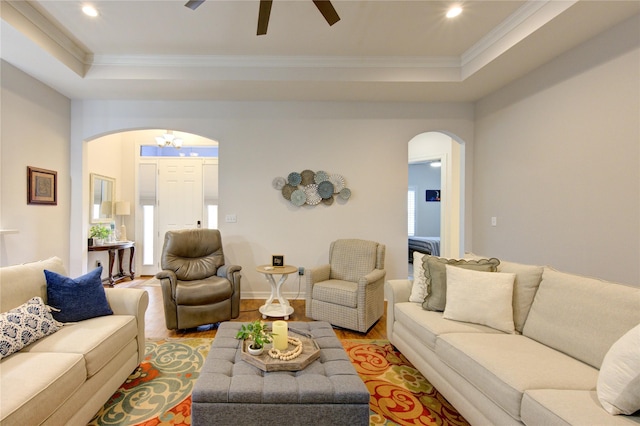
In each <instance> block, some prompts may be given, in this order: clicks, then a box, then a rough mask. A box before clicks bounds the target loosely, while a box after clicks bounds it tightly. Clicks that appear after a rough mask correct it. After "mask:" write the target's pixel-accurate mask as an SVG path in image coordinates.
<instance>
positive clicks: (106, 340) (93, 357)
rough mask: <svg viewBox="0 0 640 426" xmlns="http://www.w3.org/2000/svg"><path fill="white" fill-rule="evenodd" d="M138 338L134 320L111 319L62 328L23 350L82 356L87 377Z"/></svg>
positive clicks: (114, 316)
mask: <svg viewBox="0 0 640 426" xmlns="http://www.w3.org/2000/svg"><path fill="white" fill-rule="evenodd" d="M137 334H138V325H137V322H136V318H135V317H134V316H131V315H110V316H104V317H97V318H92V319H88V320H84V321H82V322H79V323H77V324H68V325H65V326H64V327H63V328H62V329H61V330H60V331H58V332H57V333H55V334H53V335H51V336H48V337H47V338H46V339H42V340H39V341H37V342H36V343H34V344H32V345H30V346H28V347H26V348H24V349H23V351H27V352H29V353H42V352H55V353H68V354H79V355H82V356H84V358H85V363H86V373H85V374H86V377H91V376H93V375H94V374H95V373H97V372H98V371H100V369H101V368H102V367H104V365H105V364H107V363H108V362H109V361H110V360H111V359H112V358H113V357H114V356H115V355H116V354H117V353H118V352H120V351H121V350H122V349H123V348H124V347H125V346H126V345H127V344H128V343H129V342H131V341H132V340H134V339H135V338H136V336H137Z"/></svg>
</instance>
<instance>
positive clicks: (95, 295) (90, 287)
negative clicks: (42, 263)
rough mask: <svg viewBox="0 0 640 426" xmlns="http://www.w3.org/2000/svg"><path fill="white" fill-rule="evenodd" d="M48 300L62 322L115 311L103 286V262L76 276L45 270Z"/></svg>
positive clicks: (57, 318)
mask: <svg viewBox="0 0 640 426" xmlns="http://www.w3.org/2000/svg"><path fill="white" fill-rule="evenodd" d="M44 275H45V277H46V279H47V301H48V303H49V305H50V306H51V307H52V308H54V310H53V317H54V318H55V319H56V320H58V321H61V322H75V321H82V320H85V319H89V318H95V317H99V316H104V315H113V311H112V310H111V308H110V307H109V303H108V302H107V296H106V295H105V294H104V287H103V286H102V280H101V279H100V276H101V275H102V266H100V267H98V268H96V269H94V270H93V271H91V272H89V273H88V274H85V275H83V276H81V277H78V278H76V279H72V278H69V277H65V276H64V275H61V274H58V273H56V272H53V271H47V270H45V271H44Z"/></svg>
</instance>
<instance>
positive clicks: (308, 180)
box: [271, 169, 351, 207]
mask: <svg viewBox="0 0 640 426" xmlns="http://www.w3.org/2000/svg"><path fill="white" fill-rule="evenodd" d="M271 185H272V186H273V188H274V189H276V190H277V191H280V193H281V194H282V197H283V198H284V199H285V200H287V201H289V202H290V203H291V204H293V205H294V206H298V207H300V206H304V205H308V206H317V205H318V204H324V205H326V206H330V205H332V204H333V202H334V201H335V199H336V198H339V199H340V200H342V202H346V201H347V200H348V199H349V198H350V197H351V190H350V189H349V188H347V187H346V183H345V179H344V177H343V176H342V175H339V174H330V173H327V172H325V171H323V170H320V171H317V172H314V171H313V170H309V169H305V170H303V171H302V172H290V173H289V174H288V175H287V177H286V178H284V177H276V178H274V179H273V181H272V182H271Z"/></svg>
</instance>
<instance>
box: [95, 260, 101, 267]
mask: <svg viewBox="0 0 640 426" xmlns="http://www.w3.org/2000/svg"><path fill="white" fill-rule="evenodd" d="M101 266H102V262H100V261H99V260H96V268H99V267H101Z"/></svg>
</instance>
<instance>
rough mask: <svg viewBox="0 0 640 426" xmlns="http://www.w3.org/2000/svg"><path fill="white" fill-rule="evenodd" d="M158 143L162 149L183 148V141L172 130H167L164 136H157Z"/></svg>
mask: <svg viewBox="0 0 640 426" xmlns="http://www.w3.org/2000/svg"><path fill="white" fill-rule="evenodd" d="M156 143H157V144H158V146H159V147H160V148H164V147H170V146H171V147H174V148H177V149H180V148H181V147H182V139H180V138H176V137H175V136H174V135H173V131H172V130H167V131H166V133H165V134H163V135H162V136H156Z"/></svg>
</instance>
